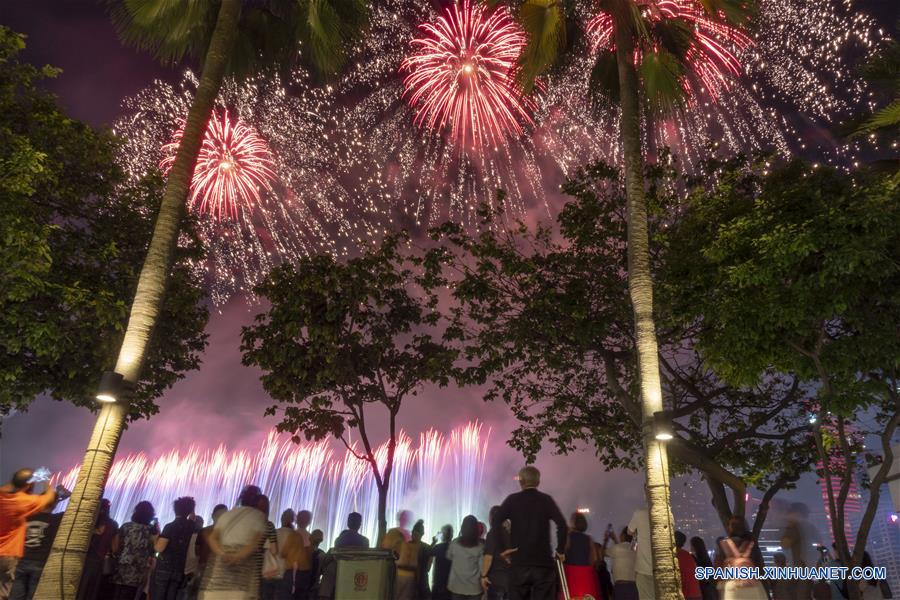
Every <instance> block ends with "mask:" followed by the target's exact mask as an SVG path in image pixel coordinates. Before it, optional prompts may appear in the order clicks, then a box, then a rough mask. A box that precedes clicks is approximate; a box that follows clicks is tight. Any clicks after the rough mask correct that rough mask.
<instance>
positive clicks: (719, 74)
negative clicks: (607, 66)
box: [587, 0, 753, 100]
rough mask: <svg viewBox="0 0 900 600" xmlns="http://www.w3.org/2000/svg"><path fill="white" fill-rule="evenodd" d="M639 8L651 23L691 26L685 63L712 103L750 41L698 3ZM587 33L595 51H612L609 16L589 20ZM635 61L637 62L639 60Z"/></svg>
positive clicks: (662, 1)
mask: <svg viewBox="0 0 900 600" xmlns="http://www.w3.org/2000/svg"><path fill="white" fill-rule="evenodd" d="M638 5H639V7H640V9H641V13H642V14H643V16H644V18H645V19H647V21H649V22H650V23H655V22H660V21H667V20H679V21H682V22H684V23H686V24H687V25H688V26H690V28H691V29H692V30H693V33H694V39H693V41H692V42H691V45H690V47H689V48H688V50H687V54H686V58H687V62H688V64H689V65H690V68H691V71H692V72H693V75H694V76H696V77H697V79H699V81H700V83H701V84H702V86H703V87H704V88H705V89H706V91H707V92H708V93H709V95H710V97H711V98H712V99H713V100H715V99H716V98H717V97H718V95H719V92H720V91H721V90H723V89H728V84H729V81H728V80H729V77H732V76H735V75H739V74H740V72H741V63H740V61H739V60H738V59H737V57H736V56H735V54H734V52H735V51H742V50H746V49H747V48H749V47H750V46H752V45H753V40H751V39H750V38H749V37H748V36H747V35H745V34H744V33H742V32H741V31H740V30H738V29H736V28H734V27H730V26H729V25H727V24H724V23H722V22H720V21H717V20H715V19H712V18H710V17H709V15H708V14H707V13H706V12H705V11H704V10H703V6H702V5H701V4H700V2H698V1H697V0H642V1H641V2H638ZM587 32H588V37H589V38H590V40H591V46H592V47H593V49H594V50H595V51H599V50H604V49H612V48H613V47H614V45H615V44H614V43H613V18H612V16H611V15H609V14H608V13H605V12H604V13H600V14H598V15H597V16H595V17H594V18H593V19H591V20H590V21H589V22H588V26H587ZM636 58H637V61H638V62H639V61H640V56H637V57H636ZM683 84H684V88H685V91H686V92H687V94H688V97H689V98H690V97H692V96H693V94H694V90H692V89H691V87H690V86H689V85H688V82H687V81H685V82H684V83H683Z"/></svg>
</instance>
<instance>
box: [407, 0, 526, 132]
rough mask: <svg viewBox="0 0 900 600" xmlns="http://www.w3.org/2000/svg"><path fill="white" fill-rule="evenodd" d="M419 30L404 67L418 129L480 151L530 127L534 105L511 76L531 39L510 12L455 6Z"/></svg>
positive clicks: (461, 0)
mask: <svg viewBox="0 0 900 600" xmlns="http://www.w3.org/2000/svg"><path fill="white" fill-rule="evenodd" d="M419 29H420V30H421V32H422V36H421V37H418V38H416V39H414V40H412V42H411V45H412V48H413V53H412V54H411V55H410V56H408V57H407V58H406V59H405V60H404V61H403V63H402V64H401V66H400V70H401V72H406V73H407V76H406V79H405V80H404V82H403V84H404V92H403V93H404V95H405V96H406V98H407V101H408V102H409V104H410V106H412V107H413V108H414V109H415V111H416V118H415V121H416V124H417V125H419V126H423V127H426V128H427V129H428V130H430V131H439V130H443V129H445V128H449V129H450V133H451V138H452V139H453V140H454V141H456V142H457V143H458V144H460V146H461V147H463V148H465V147H467V145H472V146H474V147H476V148H477V147H481V146H483V145H485V144H491V145H494V146H496V145H497V144H500V143H502V141H503V140H504V138H505V136H507V135H509V134H514V135H520V134H521V133H522V124H523V123H528V124H531V123H532V120H531V117H530V115H529V112H530V111H531V110H532V108H533V106H532V103H531V102H530V101H529V100H528V99H527V98H525V97H524V96H523V95H522V93H521V91H520V90H519V87H518V85H517V84H516V81H515V75H514V69H515V66H516V63H517V61H518V59H519V55H520V54H521V52H522V48H524V47H525V44H526V42H527V39H526V36H525V32H524V31H523V30H522V29H521V28H520V27H519V26H518V25H517V24H516V22H515V21H514V20H513V18H512V17H511V16H510V14H509V11H508V10H507V9H506V8H503V7H498V8H496V9H493V10H491V9H488V8H487V7H485V6H483V5H482V4H481V3H473V2H470V0H458V1H457V2H455V3H454V4H453V6H451V7H449V8H448V9H447V10H446V11H445V12H444V15H443V16H441V17H439V18H438V19H437V20H436V21H435V22H434V23H425V24H423V25H420V26H419Z"/></svg>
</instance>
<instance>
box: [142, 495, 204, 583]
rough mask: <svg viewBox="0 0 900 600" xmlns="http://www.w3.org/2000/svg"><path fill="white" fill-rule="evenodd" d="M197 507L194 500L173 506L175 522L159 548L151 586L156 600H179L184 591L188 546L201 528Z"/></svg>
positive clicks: (162, 536) (167, 528) (162, 535)
mask: <svg viewBox="0 0 900 600" xmlns="http://www.w3.org/2000/svg"><path fill="white" fill-rule="evenodd" d="M195 506H196V504H195V502H194V499H193V498H189V497H187V496H185V497H183V498H178V499H177V500H175V502H173V503H172V510H173V512H174V513H175V519H174V520H173V521H171V522H169V523H167V524H166V526H165V527H163V530H162V533H160V534H159V537H158V538H157V539H156V544H155V550H156V556H157V560H156V569H155V570H154V572H153V582H152V584H151V586H150V589H151V590H152V591H151V594H150V596H151V597H152V598H153V600H176V598H177V596H178V592H179V590H181V586H182V584H183V583H184V564H185V562H186V561H187V552H188V546H190V544H191V538H192V537H193V535H194V533H195V532H196V531H197V524H196V523H194V520H193V519H192V518H191V516H192V515H193V514H194V508H195Z"/></svg>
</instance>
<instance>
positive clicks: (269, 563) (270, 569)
mask: <svg viewBox="0 0 900 600" xmlns="http://www.w3.org/2000/svg"><path fill="white" fill-rule="evenodd" d="M279 575H281V563H280V561H279V560H278V557H277V556H275V554H273V553H272V551H271V550H269V548H268V545H267V547H266V549H265V550H263V566H262V576H263V579H278V577H279Z"/></svg>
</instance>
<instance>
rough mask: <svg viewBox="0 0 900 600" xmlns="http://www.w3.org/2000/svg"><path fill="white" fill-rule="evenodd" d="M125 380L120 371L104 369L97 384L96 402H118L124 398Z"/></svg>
mask: <svg viewBox="0 0 900 600" xmlns="http://www.w3.org/2000/svg"><path fill="white" fill-rule="evenodd" d="M124 392H125V380H124V378H123V377H122V374H121V373H116V372H115V371H104V372H103V375H102V376H101V377H100V385H99V386H97V395H96V396H95V397H96V398H97V401H98V402H118V401H119V400H121V399H124Z"/></svg>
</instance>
